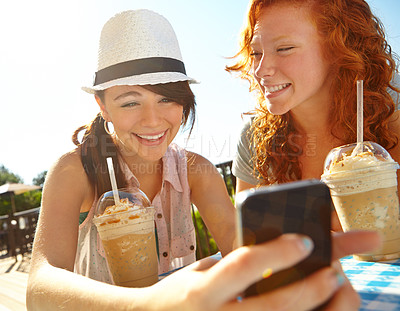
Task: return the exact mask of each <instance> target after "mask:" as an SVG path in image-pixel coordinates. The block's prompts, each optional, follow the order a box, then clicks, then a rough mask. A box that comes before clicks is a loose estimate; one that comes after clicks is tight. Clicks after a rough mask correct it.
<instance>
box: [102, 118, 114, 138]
mask: <svg viewBox="0 0 400 311" xmlns="http://www.w3.org/2000/svg"><path fill="white" fill-rule="evenodd" d="M108 123H111V124H112V122H107V121H106V120H104V130H105V131H106V133H107V134H108V135H110V136H111V135H112V134H114V132H115V130H114V126H113V127H112V128H113V132H112V133H111V132H110V130H109V129H108Z"/></svg>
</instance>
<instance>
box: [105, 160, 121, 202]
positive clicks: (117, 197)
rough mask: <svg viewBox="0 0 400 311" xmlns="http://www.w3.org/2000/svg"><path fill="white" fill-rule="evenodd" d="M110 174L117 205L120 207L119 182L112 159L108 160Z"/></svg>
mask: <svg viewBox="0 0 400 311" xmlns="http://www.w3.org/2000/svg"><path fill="white" fill-rule="evenodd" d="M107 166H108V173H109V174H110V181H111V187H112V190H113V195H114V201H115V205H117V206H118V205H120V201H119V194H118V187H117V180H116V179H115V172H114V165H113V160H112V158H111V157H109V158H107Z"/></svg>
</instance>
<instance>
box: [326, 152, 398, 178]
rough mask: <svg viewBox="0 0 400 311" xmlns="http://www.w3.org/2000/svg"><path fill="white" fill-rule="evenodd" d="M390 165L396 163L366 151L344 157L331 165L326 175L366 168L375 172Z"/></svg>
mask: <svg viewBox="0 0 400 311" xmlns="http://www.w3.org/2000/svg"><path fill="white" fill-rule="evenodd" d="M389 163H395V161H394V160H393V159H384V158H377V157H376V156H375V155H374V154H373V153H372V152H371V151H366V152H361V153H359V154H357V155H355V156H350V155H344V156H343V158H342V159H341V160H340V161H337V162H333V163H331V165H330V167H329V172H325V174H334V173H339V172H347V171H352V170H359V169H365V168H370V169H371V170H375V169H379V168H380V167H382V166H386V165H387V164H389ZM325 174H324V175H325Z"/></svg>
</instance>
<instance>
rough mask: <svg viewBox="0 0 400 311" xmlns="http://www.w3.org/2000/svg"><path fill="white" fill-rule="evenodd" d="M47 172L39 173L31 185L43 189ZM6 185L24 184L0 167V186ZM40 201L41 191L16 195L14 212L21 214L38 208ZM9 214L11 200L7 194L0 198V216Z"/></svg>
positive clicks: (2, 166) (7, 170)
mask: <svg viewBox="0 0 400 311" xmlns="http://www.w3.org/2000/svg"><path fill="white" fill-rule="evenodd" d="M46 174H47V171H43V172H41V173H39V174H38V175H37V176H36V177H35V178H34V179H33V180H32V184H33V185H36V186H41V187H43V183H44V180H45V177H46ZM6 183H21V184H22V183H24V180H23V179H22V178H21V177H20V176H19V175H17V174H14V173H13V172H11V171H10V170H9V169H7V168H6V167H5V166H4V165H0V186H1V185H4V184H6ZM41 200H42V191H41V190H34V191H29V192H25V193H22V194H18V195H16V196H15V206H16V211H17V212H21V211H25V210H28V209H31V208H36V207H39V206H40V201H41ZM10 213H11V199H10V196H9V195H8V194H5V195H2V196H0V216H1V215H7V214H10Z"/></svg>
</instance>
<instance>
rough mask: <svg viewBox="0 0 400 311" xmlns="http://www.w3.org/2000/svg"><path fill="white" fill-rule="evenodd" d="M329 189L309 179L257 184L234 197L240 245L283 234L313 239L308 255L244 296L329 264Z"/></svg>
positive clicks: (285, 282) (321, 183) (301, 277)
mask: <svg viewBox="0 0 400 311" xmlns="http://www.w3.org/2000/svg"><path fill="white" fill-rule="evenodd" d="M332 206H333V205H332V200H331V196H330V192H329V188H328V187H327V186H326V185H325V184H324V183H323V182H321V181H319V180H315V179H310V180H303V181H296V182H290V183H286V184H280V185H274V186H268V187H260V188H257V189H250V190H246V191H243V192H240V193H238V194H237V196H236V211H237V238H238V241H239V244H240V246H242V245H253V244H258V243H262V242H266V241H269V240H272V239H274V238H277V237H278V236H280V235H282V234H284V233H300V234H304V235H307V236H308V237H310V238H311V239H312V240H313V242H314V249H313V251H312V253H311V254H310V256H309V257H307V258H306V259H304V260H303V261H301V262H300V263H298V264H297V265H295V266H294V267H291V268H288V269H285V270H283V271H279V272H277V273H273V274H272V275H271V276H269V277H268V278H265V279H263V280H261V281H259V282H257V283H255V284H253V285H252V286H250V287H249V288H248V289H247V290H246V292H245V295H244V296H245V297H246V296H253V295H257V294H259V293H263V292H268V291H270V290H273V289H276V288H278V287H280V286H284V285H287V284H290V283H292V282H295V281H298V280H301V279H303V278H305V277H306V276H308V275H310V274H312V273H313V272H315V271H317V270H319V269H321V268H323V267H327V266H330V263H331V233H330V223H331V208H332Z"/></svg>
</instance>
